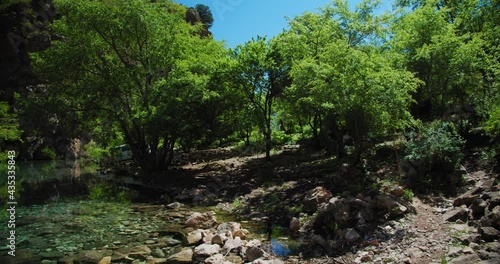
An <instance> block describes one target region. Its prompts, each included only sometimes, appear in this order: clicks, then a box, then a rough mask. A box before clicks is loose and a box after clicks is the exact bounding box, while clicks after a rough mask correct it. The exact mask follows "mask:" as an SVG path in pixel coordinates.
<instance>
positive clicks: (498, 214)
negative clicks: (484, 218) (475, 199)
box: [491, 205, 500, 227]
mask: <svg viewBox="0 0 500 264" xmlns="http://www.w3.org/2000/svg"><path fill="white" fill-rule="evenodd" d="M491 220H492V222H493V224H495V225H496V226H497V227H500V205H497V206H495V208H493V210H492V211H491Z"/></svg>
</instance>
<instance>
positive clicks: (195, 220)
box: [185, 212, 217, 229]
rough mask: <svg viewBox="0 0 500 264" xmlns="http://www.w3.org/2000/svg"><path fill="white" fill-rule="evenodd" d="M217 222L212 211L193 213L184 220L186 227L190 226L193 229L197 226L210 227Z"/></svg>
mask: <svg viewBox="0 0 500 264" xmlns="http://www.w3.org/2000/svg"><path fill="white" fill-rule="evenodd" d="M216 224H217V219H216V218H215V213H214V212H206V213H203V214H202V213H198V212H195V213H193V214H192V215H191V216H190V217H189V218H188V220H187V221H186V223H185V225H186V227H192V228H194V229H199V228H206V229H208V228H211V227H213V226H215V225H216Z"/></svg>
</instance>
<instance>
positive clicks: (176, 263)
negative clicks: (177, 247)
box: [167, 248, 193, 264]
mask: <svg viewBox="0 0 500 264" xmlns="http://www.w3.org/2000/svg"><path fill="white" fill-rule="evenodd" d="M192 262H193V250H192V249H190V248H187V249H184V250H182V251H181V252H179V253H176V254H174V255H172V256H170V257H168V258H167V263H168V264H190V263H192Z"/></svg>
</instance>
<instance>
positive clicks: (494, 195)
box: [481, 192, 500, 209]
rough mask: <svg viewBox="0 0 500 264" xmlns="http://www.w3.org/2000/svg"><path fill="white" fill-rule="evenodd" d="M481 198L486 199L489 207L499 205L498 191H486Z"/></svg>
mask: <svg viewBox="0 0 500 264" xmlns="http://www.w3.org/2000/svg"><path fill="white" fill-rule="evenodd" d="M481 198H483V199H484V200H488V203H489V204H490V207H489V208H490V209H493V208H495V207H496V206H498V205H500V192H488V193H485V194H484V195H483V196H482V197H481Z"/></svg>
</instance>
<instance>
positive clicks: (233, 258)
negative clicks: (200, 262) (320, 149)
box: [224, 255, 244, 264]
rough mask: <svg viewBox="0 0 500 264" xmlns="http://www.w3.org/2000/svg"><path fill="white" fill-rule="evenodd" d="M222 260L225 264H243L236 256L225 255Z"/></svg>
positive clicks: (241, 259)
mask: <svg viewBox="0 0 500 264" xmlns="http://www.w3.org/2000/svg"><path fill="white" fill-rule="evenodd" d="M224 260H225V261H226V262H229V263H230V264H231V263H234V264H243V263H244V261H243V258H241V257H240V256H237V255H227V256H226V257H225V258H224ZM224 264H226V263H224Z"/></svg>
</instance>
